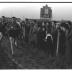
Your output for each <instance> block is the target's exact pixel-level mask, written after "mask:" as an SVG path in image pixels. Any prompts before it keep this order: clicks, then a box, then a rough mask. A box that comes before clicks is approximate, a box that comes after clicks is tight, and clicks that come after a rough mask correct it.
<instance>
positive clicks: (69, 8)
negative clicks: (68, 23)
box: [0, 3, 72, 20]
mask: <svg viewBox="0 0 72 72" xmlns="http://www.w3.org/2000/svg"><path fill="white" fill-rule="evenodd" d="M46 4H47V5H48V6H49V7H51V8H52V15H53V19H56V20H61V19H65V20H72V3H0V17H1V16H3V15H4V16H7V17H12V16H16V17H20V18H27V17H28V18H36V19H37V18H40V8H41V7H42V6H45V5H46Z"/></svg>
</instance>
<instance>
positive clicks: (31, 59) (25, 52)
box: [0, 39, 72, 69]
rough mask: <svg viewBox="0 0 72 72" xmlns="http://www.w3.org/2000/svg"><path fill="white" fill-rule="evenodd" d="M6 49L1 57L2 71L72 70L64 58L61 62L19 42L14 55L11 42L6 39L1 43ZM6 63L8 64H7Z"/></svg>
mask: <svg viewBox="0 0 72 72" xmlns="http://www.w3.org/2000/svg"><path fill="white" fill-rule="evenodd" d="M1 45H2V47H3V48H4V49H5V53H6V54H7V55H6V54H4V53H3V55H1V56H0V59H3V60H5V61H6V62H5V61H3V60H1V61H0V62H1V63H2V66H1V69H19V68H21V69H66V68H68V69H69V68H72V65H68V64H66V63H65V61H64V59H63V58H60V59H59V61H57V59H56V58H55V57H54V58H52V57H48V55H47V54H46V53H45V52H44V51H43V50H39V49H38V48H33V47H32V46H30V45H28V44H25V43H24V42H23V44H22V42H21V41H18V47H15V46H14V55H13V56H12V55H11V48H10V43H9V40H7V39H4V40H3V41H2V43H1ZM5 63H6V64H5Z"/></svg>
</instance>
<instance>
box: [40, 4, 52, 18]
mask: <svg viewBox="0 0 72 72" xmlns="http://www.w3.org/2000/svg"><path fill="white" fill-rule="evenodd" d="M51 18H52V9H51V7H48V5H47V4H46V6H43V7H42V8H41V10H40V19H51Z"/></svg>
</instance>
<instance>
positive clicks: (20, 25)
mask: <svg viewBox="0 0 72 72" xmlns="http://www.w3.org/2000/svg"><path fill="white" fill-rule="evenodd" d="M3 37H5V38H9V39H10V42H11V43H12V42H14V43H15V45H16V46H17V40H18V39H19V40H21V41H25V43H26V44H29V45H32V46H33V47H34V48H35V47H36V48H38V49H41V50H44V51H45V53H47V54H48V55H49V56H52V57H54V56H57V55H58V56H66V58H67V60H71V52H72V49H71V47H72V44H71V43H72V22H71V21H64V20H63V21H50V20H34V19H25V20H22V21H20V22H17V20H16V17H12V22H7V21H5V17H4V16H3V17H2V21H1V22H0V40H1V39H2V38H3ZM11 47H12V44H11ZM12 54H13V50H12Z"/></svg>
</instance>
